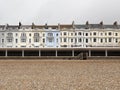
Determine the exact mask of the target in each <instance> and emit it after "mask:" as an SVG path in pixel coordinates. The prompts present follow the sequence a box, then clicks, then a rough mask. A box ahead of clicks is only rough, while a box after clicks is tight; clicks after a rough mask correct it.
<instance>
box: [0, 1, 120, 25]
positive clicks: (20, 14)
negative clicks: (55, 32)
mask: <svg viewBox="0 0 120 90" xmlns="http://www.w3.org/2000/svg"><path fill="white" fill-rule="evenodd" d="M119 4H120V1H119V0H1V1H0V24H5V23H9V24H18V22H19V21H21V22H22V23H23V24H31V23H32V22H35V23H36V24H45V23H46V22H47V23H48V24H57V23H71V22H72V21H73V20H74V21H75V22H76V23H85V22H86V21H87V20H89V21H90V23H99V22H100V21H102V20H103V21H104V22H105V23H113V22H114V21H115V20H117V21H118V22H119V18H120V12H119V9H120V6H119Z"/></svg>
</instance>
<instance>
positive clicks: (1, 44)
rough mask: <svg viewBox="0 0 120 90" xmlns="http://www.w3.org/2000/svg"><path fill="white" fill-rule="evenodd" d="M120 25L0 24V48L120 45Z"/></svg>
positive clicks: (87, 23)
mask: <svg viewBox="0 0 120 90" xmlns="http://www.w3.org/2000/svg"><path fill="white" fill-rule="evenodd" d="M119 46H120V25H118V24H117V22H114V23H113V24H111V25H104V24H103V22H100V23H99V24H89V22H88V21H87V22H86V24H84V25H80V24H74V22H72V24H68V25H63V24H58V25H47V24H45V25H35V24H34V23H32V25H22V24H21V22H20V23H19V25H8V24H7V25H0V48H84V47H86V48H87V47H119Z"/></svg>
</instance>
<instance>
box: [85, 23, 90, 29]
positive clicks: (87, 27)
mask: <svg viewBox="0 0 120 90" xmlns="http://www.w3.org/2000/svg"><path fill="white" fill-rule="evenodd" d="M85 29H89V22H88V21H86V27H85Z"/></svg>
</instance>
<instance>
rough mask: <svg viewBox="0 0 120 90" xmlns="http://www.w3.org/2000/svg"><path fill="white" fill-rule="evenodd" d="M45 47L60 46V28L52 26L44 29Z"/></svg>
mask: <svg viewBox="0 0 120 90" xmlns="http://www.w3.org/2000/svg"><path fill="white" fill-rule="evenodd" d="M45 47H48V48H57V47H60V30H58V29H52V28H48V29H45Z"/></svg>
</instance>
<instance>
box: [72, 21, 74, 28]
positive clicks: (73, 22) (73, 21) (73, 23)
mask: <svg viewBox="0 0 120 90" xmlns="http://www.w3.org/2000/svg"><path fill="white" fill-rule="evenodd" d="M72 28H73V29H75V22H74V21H72Z"/></svg>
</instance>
